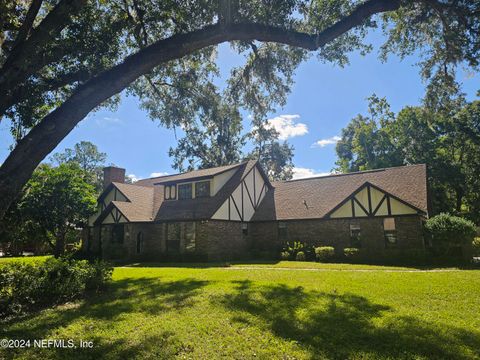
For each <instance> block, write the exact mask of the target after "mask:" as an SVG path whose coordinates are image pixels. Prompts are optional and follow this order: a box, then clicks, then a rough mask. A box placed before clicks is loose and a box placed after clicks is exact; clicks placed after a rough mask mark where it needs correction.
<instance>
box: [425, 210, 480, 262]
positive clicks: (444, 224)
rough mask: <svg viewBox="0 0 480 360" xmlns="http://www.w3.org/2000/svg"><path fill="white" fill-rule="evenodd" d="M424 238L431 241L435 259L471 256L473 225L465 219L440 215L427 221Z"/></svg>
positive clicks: (473, 235)
mask: <svg viewBox="0 0 480 360" xmlns="http://www.w3.org/2000/svg"><path fill="white" fill-rule="evenodd" d="M425 230H426V236H428V237H429V239H430V241H431V245H432V247H431V249H432V251H433V255H434V256H437V257H462V256H463V257H464V258H467V257H469V256H471V249H472V243H473V239H474V237H475V233H476V227H475V224H474V223H473V222H472V221H470V220H467V219H464V218H461V217H458V216H453V215H450V214H446V213H442V214H439V215H436V216H434V217H432V218H430V219H428V220H427V222H426V223H425Z"/></svg>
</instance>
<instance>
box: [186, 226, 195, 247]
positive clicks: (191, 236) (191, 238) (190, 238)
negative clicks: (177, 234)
mask: <svg viewBox="0 0 480 360" xmlns="http://www.w3.org/2000/svg"><path fill="white" fill-rule="evenodd" d="M184 226H185V228H184V229H185V232H184V234H185V243H184V247H185V252H187V253H192V252H195V223H194V222H186V223H185V224H184Z"/></svg>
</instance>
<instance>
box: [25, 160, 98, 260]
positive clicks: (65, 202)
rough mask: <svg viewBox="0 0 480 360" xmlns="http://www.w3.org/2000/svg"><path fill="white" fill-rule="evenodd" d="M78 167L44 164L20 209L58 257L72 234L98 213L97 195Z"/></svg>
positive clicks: (31, 182)
mask: <svg viewBox="0 0 480 360" xmlns="http://www.w3.org/2000/svg"><path fill="white" fill-rule="evenodd" d="M83 175H84V174H83V170H82V169H80V168H79V167H78V165H76V164H61V165H59V166H58V167H51V166H50V165H46V164H42V165H41V166H40V167H39V168H38V169H37V170H36V171H35V172H34V174H33V176H32V178H31V180H30V181H29V182H28V184H27V186H26V189H25V194H24V196H23V197H22V199H21V200H20V204H19V207H20V209H21V212H22V213H23V214H24V217H25V218H27V219H29V220H30V221H32V222H34V223H35V224H36V225H37V226H38V227H40V229H42V230H43V231H42V232H39V234H42V233H43V234H44V235H45V239H46V240H47V242H48V243H49V245H50V246H51V247H52V250H53V251H54V254H55V256H59V255H61V254H62V253H63V252H64V249H65V240H66V238H67V236H68V234H69V232H70V231H72V230H74V229H75V228H78V227H81V226H83V225H84V224H85V223H86V221H87V219H88V217H89V216H90V215H92V214H93V213H94V212H95V206H96V193H95V189H94V187H93V186H92V185H90V184H89V183H87V182H86V181H85V180H84V176H83Z"/></svg>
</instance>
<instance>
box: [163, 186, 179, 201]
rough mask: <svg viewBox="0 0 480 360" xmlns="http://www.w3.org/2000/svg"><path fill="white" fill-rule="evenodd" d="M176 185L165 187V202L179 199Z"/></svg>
mask: <svg viewBox="0 0 480 360" xmlns="http://www.w3.org/2000/svg"><path fill="white" fill-rule="evenodd" d="M176 192H177V187H176V185H165V200H175V199H176V197H177V194H176Z"/></svg>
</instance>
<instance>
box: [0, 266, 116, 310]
mask: <svg viewBox="0 0 480 360" xmlns="http://www.w3.org/2000/svg"><path fill="white" fill-rule="evenodd" d="M112 272H113V268H112V267H111V266H110V265H108V263H106V262H104V261H100V260H96V261H93V262H88V261H86V260H73V259H68V258H58V259H56V258H49V259H47V260H46V261H45V262H38V263H22V262H11V263H6V264H2V265H0V317H6V316H12V315H19V314H22V313H25V312H28V311H31V310H34V309H39V308H43V307H48V306H53V305H57V304H61V303H64V302H67V301H71V300H73V299H76V298H79V297H80V296H82V295H84V294H86V293H87V292H90V291H93V292H96V291H99V290H100V289H101V288H102V287H103V286H104V285H105V284H106V283H107V282H108V281H109V280H110V279H111V276H112Z"/></svg>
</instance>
